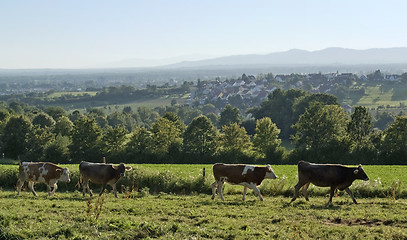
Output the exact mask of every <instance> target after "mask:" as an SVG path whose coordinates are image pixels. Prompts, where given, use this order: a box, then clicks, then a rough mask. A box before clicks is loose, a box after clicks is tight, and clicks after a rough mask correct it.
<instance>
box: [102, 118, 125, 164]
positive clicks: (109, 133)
mask: <svg viewBox="0 0 407 240" xmlns="http://www.w3.org/2000/svg"><path fill="white" fill-rule="evenodd" d="M127 133H128V131H127V129H125V128H124V127H122V126H120V125H117V126H115V127H114V128H113V127H111V126H108V127H107V129H106V130H105V132H104V134H103V137H102V150H103V152H104V153H105V154H106V156H109V157H112V156H114V155H117V154H119V153H121V152H122V151H123V150H124V143H125V141H126V140H127V138H126V136H127Z"/></svg>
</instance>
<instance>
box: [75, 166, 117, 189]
mask: <svg viewBox="0 0 407 240" xmlns="http://www.w3.org/2000/svg"><path fill="white" fill-rule="evenodd" d="M79 172H80V174H81V176H82V177H83V178H84V179H89V180H90V181H91V182H93V183H97V184H105V183H107V182H110V181H112V180H116V181H117V180H119V178H120V174H119V173H118V171H116V170H115V169H114V168H113V166H112V165H111V164H104V163H90V162H81V163H80V164H79Z"/></svg>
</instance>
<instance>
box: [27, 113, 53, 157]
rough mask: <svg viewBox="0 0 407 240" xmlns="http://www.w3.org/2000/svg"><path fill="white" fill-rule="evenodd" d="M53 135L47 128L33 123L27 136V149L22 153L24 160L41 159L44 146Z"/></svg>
mask: <svg viewBox="0 0 407 240" xmlns="http://www.w3.org/2000/svg"><path fill="white" fill-rule="evenodd" d="M52 121H53V120H52ZM53 139H55V136H54V135H53V133H52V132H50V131H48V128H47V127H45V128H40V127H39V126H38V125H34V126H33V128H32V131H31V132H30V134H29V138H28V149H27V150H28V151H27V152H26V153H25V154H24V157H22V158H24V161H40V160H43V157H44V150H45V147H46V146H47V145H48V144H49V143H50V142H51V141H52V140H53Z"/></svg>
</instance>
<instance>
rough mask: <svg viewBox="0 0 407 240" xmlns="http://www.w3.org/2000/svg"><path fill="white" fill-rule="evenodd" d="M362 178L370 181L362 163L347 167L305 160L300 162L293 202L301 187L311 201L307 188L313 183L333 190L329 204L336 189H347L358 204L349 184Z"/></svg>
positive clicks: (306, 197)
mask: <svg viewBox="0 0 407 240" xmlns="http://www.w3.org/2000/svg"><path fill="white" fill-rule="evenodd" d="M356 179H361V180H364V181H368V180H369V177H368V176H367V175H366V173H365V171H364V170H363V168H362V165H359V166H358V167H346V166H343V165H340V164H314V163H309V162H305V161H299V162H298V183H297V185H295V189H294V197H293V198H292V200H291V202H293V201H294V200H295V199H296V198H297V196H298V191H299V189H300V188H301V187H303V188H302V191H303V194H304V196H305V199H306V200H307V201H309V199H308V194H307V189H308V187H309V184H310V183H312V184H314V185H315V186H318V187H330V188H331V192H330V196H329V201H328V204H331V203H332V197H333V195H334V191H335V189H339V190H341V191H343V190H345V191H346V192H347V193H348V194H349V196H350V197H351V198H352V200H353V202H354V203H355V204H357V202H356V199H355V197H354V196H353V194H352V192H351V190H350V189H349V186H350V185H352V183H353V181H355V180H356Z"/></svg>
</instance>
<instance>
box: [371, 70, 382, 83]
mask: <svg viewBox="0 0 407 240" xmlns="http://www.w3.org/2000/svg"><path fill="white" fill-rule="evenodd" d="M367 79H368V80H369V81H380V80H383V79H384V77H383V73H381V72H380V69H378V70H376V71H375V72H373V73H370V74H368V75H367Z"/></svg>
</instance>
